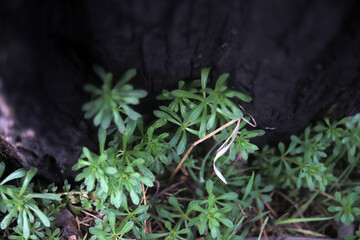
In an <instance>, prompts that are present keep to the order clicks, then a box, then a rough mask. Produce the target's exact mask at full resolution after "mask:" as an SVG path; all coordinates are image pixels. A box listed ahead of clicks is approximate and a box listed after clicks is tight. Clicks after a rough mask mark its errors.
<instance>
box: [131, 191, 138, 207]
mask: <svg viewBox="0 0 360 240" xmlns="http://www.w3.org/2000/svg"><path fill="white" fill-rule="evenodd" d="M130 198H131V201H132V202H133V203H134V204H135V205H138V204H139V202H140V199H139V196H138V195H137V193H136V192H135V191H134V189H131V190H130Z"/></svg>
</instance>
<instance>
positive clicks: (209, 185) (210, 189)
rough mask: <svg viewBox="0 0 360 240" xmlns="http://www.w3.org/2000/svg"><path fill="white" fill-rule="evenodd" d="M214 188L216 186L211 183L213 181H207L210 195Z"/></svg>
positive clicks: (207, 189)
mask: <svg viewBox="0 0 360 240" xmlns="http://www.w3.org/2000/svg"><path fill="white" fill-rule="evenodd" d="M213 186H214V183H213V181H211V180H207V181H206V191H207V193H208V194H209V195H210V194H212V191H213Z"/></svg>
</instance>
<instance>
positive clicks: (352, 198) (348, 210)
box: [329, 192, 360, 225]
mask: <svg viewBox="0 0 360 240" xmlns="http://www.w3.org/2000/svg"><path fill="white" fill-rule="evenodd" d="M335 198H336V200H337V201H338V202H339V203H340V205H341V206H330V207H329V212H337V214H336V215H335V220H341V222H343V223H344V224H345V225H350V224H351V223H352V222H354V220H355V216H360V207H355V206H354V205H357V206H359V201H360V196H359V195H358V194H357V193H355V192H353V193H350V194H349V195H348V196H346V197H342V196H341V193H340V192H336V193H335ZM356 202H357V204H355V203H356Z"/></svg>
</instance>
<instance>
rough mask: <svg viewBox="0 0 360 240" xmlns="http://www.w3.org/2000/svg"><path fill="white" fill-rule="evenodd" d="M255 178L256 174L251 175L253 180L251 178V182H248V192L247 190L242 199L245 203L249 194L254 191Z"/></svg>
mask: <svg viewBox="0 0 360 240" xmlns="http://www.w3.org/2000/svg"><path fill="white" fill-rule="evenodd" d="M254 177H255V173H254V172H253V173H252V174H251V178H250V180H249V182H248V185H247V186H246V190H245V193H244V196H243V198H242V200H243V201H244V200H245V199H246V197H247V196H248V195H249V193H250V191H251V189H252V185H253V183H254Z"/></svg>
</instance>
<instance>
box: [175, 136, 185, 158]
mask: <svg viewBox="0 0 360 240" xmlns="http://www.w3.org/2000/svg"><path fill="white" fill-rule="evenodd" d="M186 143H187V139H186V133H185V132H184V133H183V135H182V137H181V140H180V142H179V144H178V146H177V148H176V152H177V154H179V155H180V154H182V153H183V152H184V151H185V147H186Z"/></svg>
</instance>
